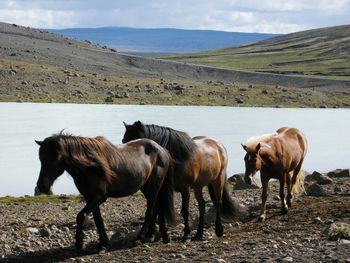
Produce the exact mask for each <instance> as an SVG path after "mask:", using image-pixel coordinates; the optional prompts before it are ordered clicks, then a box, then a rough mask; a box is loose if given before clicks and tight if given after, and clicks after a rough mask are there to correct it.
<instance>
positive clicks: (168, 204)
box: [157, 155, 176, 225]
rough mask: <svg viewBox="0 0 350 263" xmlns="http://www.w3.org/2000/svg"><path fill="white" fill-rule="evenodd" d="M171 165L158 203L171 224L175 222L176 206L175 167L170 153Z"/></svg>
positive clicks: (160, 191) (159, 194)
mask: <svg viewBox="0 0 350 263" xmlns="http://www.w3.org/2000/svg"><path fill="white" fill-rule="evenodd" d="M168 160H169V167H168V170H167V172H166V175H165V178H164V181H163V184H162V187H161V188H160V190H159V193H158V198H157V199H158V205H159V209H161V210H162V212H163V214H164V216H165V218H166V219H167V221H168V223H169V224H172V225H173V224H175V221H176V217H175V208H174V176H173V173H174V168H173V162H172V159H171V157H170V155H169V158H168Z"/></svg>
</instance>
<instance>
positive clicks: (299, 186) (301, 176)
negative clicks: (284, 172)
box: [291, 169, 305, 195]
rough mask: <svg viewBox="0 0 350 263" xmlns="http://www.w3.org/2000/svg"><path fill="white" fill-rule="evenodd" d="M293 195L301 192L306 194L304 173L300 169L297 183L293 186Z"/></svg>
mask: <svg viewBox="0 0 350 263" xmlns="http://www.w3.org/2000/svg"><path fill="white" fill-rule="evenodd" d="M291 192H292V194H293V195H297V194H298V193H299V192H302V193H303V194H305V187H304V174H303V171H302V170H301V169H300V170H299V172H298V174H297V175H296V181H295V184H293V185H292V191H291Z"/></svg>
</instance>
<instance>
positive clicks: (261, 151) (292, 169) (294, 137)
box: [242, 127, 307, 221]
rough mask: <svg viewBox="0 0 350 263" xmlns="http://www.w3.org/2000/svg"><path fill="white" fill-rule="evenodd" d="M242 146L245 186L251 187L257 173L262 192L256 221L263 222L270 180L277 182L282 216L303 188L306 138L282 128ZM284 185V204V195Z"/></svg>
mask: <svg viewBox="0 0 350 263" xmlns="http://www.w3.org/2000/svg"><path fill="white" fill-rule="evenodd" d="M242 146H243V149H244V150H245V151H246V155H245V157H244V161H245V177H244V179H245V181H246V183H248V184H251V181H252V180H251V178H252V177H253V176H254V175H255V173H256V172H257V171H259V170H260V178H261V183H262V188H263V190H262V195H261V199H262V205H261V212H260V216H259V220H261V221H264V220H265V219H266V199H267V191H268V182H269V180H270V179H271V178H274V179H278V180H279V183H280V192H279V196H280V199H281V210H282V213H287V212H288V208H291V206H292V198H293V195H296V194H297V193H298V192H299V191H300V189H303V187H304V181H303V175H302V170H301V167H302V164H303V161H304V159H305V155H306V152H307V140H306V137H305V135H304V134H303V133H302V132H301V131H299V130H298V129H296V128H288V127H282V128H280V129H278V130H277V131H276V132H275V133H272V134H265V135H262V136H259V137H251V138H249V139H248V140H247V141H246V143H245V144H242ZM285 184H286V185H287V202H286V200H285V195H284V188H285Z"/></svg>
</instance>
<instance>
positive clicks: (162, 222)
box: [158, 209, 170, 244]
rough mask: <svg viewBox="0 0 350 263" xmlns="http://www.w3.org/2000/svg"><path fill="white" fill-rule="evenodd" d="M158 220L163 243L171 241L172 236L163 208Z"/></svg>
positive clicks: (160, 210)
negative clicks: (170, 235)
mask: <svg viewBox="0 0 350 263" xmlns="http://www.w3.org/2000/svg"><path fill="white" fill-rule="evenodd" d="M158 221H159V231H160V233H161V235H162V239H163V243H165V244H167V243H169V242H170V237H169V235H168V228H167V225H166V220H165V215H164V212H163V210H162V209H159V213H158Z"/></svg>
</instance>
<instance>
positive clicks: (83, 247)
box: [75, 243, 87, 253]
mask: <svg viewBox="0 0 350 263" xmlns="http://www.w3.org/2000/svg"><path fill="white" fill-rule="evenodd" d="M75 248H76V250H78V251H79V252H81V253H85V252H86V251H87V248H86V245H85V244H83V243H75Z"/></svg>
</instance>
